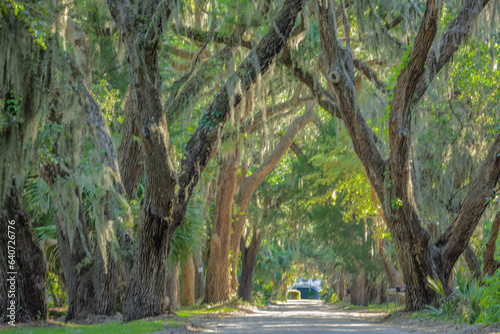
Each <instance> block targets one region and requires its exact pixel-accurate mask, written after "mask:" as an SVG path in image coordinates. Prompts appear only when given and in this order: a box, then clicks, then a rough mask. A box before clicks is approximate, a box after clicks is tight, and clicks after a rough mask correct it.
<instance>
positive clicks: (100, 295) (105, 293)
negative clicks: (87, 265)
mask: <svg viewBox="0 0 500 334" xmlns="http://www.w3.org/2000/svg"><path fill="white" fill-rule="evenodd" d="M112 247H113V245H112V244H110V243H108V244H107V245H106V252H107V256H106V259H104V257H103V254H102V250H101V248H100V247H99V245H97V244H96V245H94V252H93V256H94V266H95V268H96V269H95V270H94V274H93V275H92V278H93V279H94V287H95V310H94V312H95V313H96V314H99V315H115V314H116V311H117V305H118V298H119V292H120V291H119V289H118V287H119V286H118V281H119V277H120V263H119V262H118V261H116V260H115V258H114V255H113V251H112Z"/></svg>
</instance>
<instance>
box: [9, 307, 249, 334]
mask: <svg viewBox="0 0 500 334" xmlns="http://www.w3.org/2000/svg"><path fill="white" fill-rule="evenodd" d="M241 307H244V306H241ZM240 309H241V308H240V305H238V303H235V302H233V301H230V302H228V303H226V304H216V305H207V304H202V305H196V306H190V307H185V308H182V309H181V310H180V311H177V312H175V314H173V315H165V316H161V317H155V318H152V319H143V320H138V321H131V322H128V323H123V322H121V321H119V320H116V317H115V318H113V319H109V320H106V319H105V318H104V320H103V318H99V319H98V320H96V323H95V324H92V323H91V324H77V323H72V322H69V323H65V322H63V321H58V320H49V321H47V322H37V323H34V324H18V325H17V327H15V328H9V327H0V329H7V330H5V331H2V332H4V333H19V334H21V333H22V334H25V333H26V334H63V333H71V334H75V333H89V334H114V333H127V334H143V333H152V332H155V331H160V330H164V329H166V328H177V327H180V326H183V325H188V324H189V323H190V319H193V318H196V317H202V316H206V315H221V314H230V313H232V312H235V311H238V310H240ZM85 322H86V323H88V322H92V321H89V320H86V321H85ZM97 322H104V323H97Z"/></svg>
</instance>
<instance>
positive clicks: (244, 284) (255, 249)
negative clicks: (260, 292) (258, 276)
mask: <svg viewBox="0 0 500 334" xmlns="http://www.w3.org/2000/svg"><path fill="white" fill-rule="evenodd" d="M263 237H264V235H263V233H262V231H257V229H256V228H255V225H254V231H253V236H252V241H251V242H250V246H249V247H246V246H245V240H243V239H242V240H241V242H242V243H241V280H240V286H239V288H238V297H240V298H241V299H242V300H243V301H246V302H251V301H252V287H253V269H254V267H255V260H256V259H257V254H259V249H260V244H261V243H262V238H263Z"/></svg>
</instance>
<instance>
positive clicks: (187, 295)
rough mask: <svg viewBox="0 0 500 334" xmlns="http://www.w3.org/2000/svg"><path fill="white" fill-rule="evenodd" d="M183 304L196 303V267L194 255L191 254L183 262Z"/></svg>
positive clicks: (190, 304)
mask: <svg viewBox="0 0 500 334" xmlns="http://www.w3.org/2000/svg"><path fill="white" fill-rule="evenodd" d="M181 271H182V272H181V306H192V305H194V283H195V274H194V273H195V268H194V262H193V257H192V256H190V257H189V258H188V259H187V260H186V262H185V263H182V264H181Z"/></svg>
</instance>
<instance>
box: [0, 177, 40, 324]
mask: <svg viewBox="0 0 500 334" xmlns="http://www.w3.org/2000/svg"><path fill="white" fill-rule="evenodd" d="M0 217H1V223H0V224H1V228H2V231H1V233H0V246H1V248H0V277H1V284H0V307H1V311H0V324H1V323H4V322H11V324H16V323H18V322H30V321H35V320H45V319H46V318H47V305H46V303H45V277H46V276H47V263H46V262H45V255H44V253H43V250H42V248H41V247H40V244H39V243H38V239H37V238H36V236H35V233H34V232H33V228H32V227H31V223H30V221H29V219H28V216H27V215H26V212H25V211H24V210H23V208H22V206H21V201H20V197H19V193H18V191H17V187H16V184H15V182H13V183H12V186H11V189H10V194H8V195H7V198H6V200H5V202H4V203H3V206H2V211H1V215H0ZM10 232H12V233H10ZM12 255H13V256H12ZM12 260H13V261H12ZM11 261H12V262H11ZM12 301H15V304H14V306H12V304H11V303H12ZM12 307H13V310H12V311H11V310H8V308H12Z"/></svg>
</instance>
